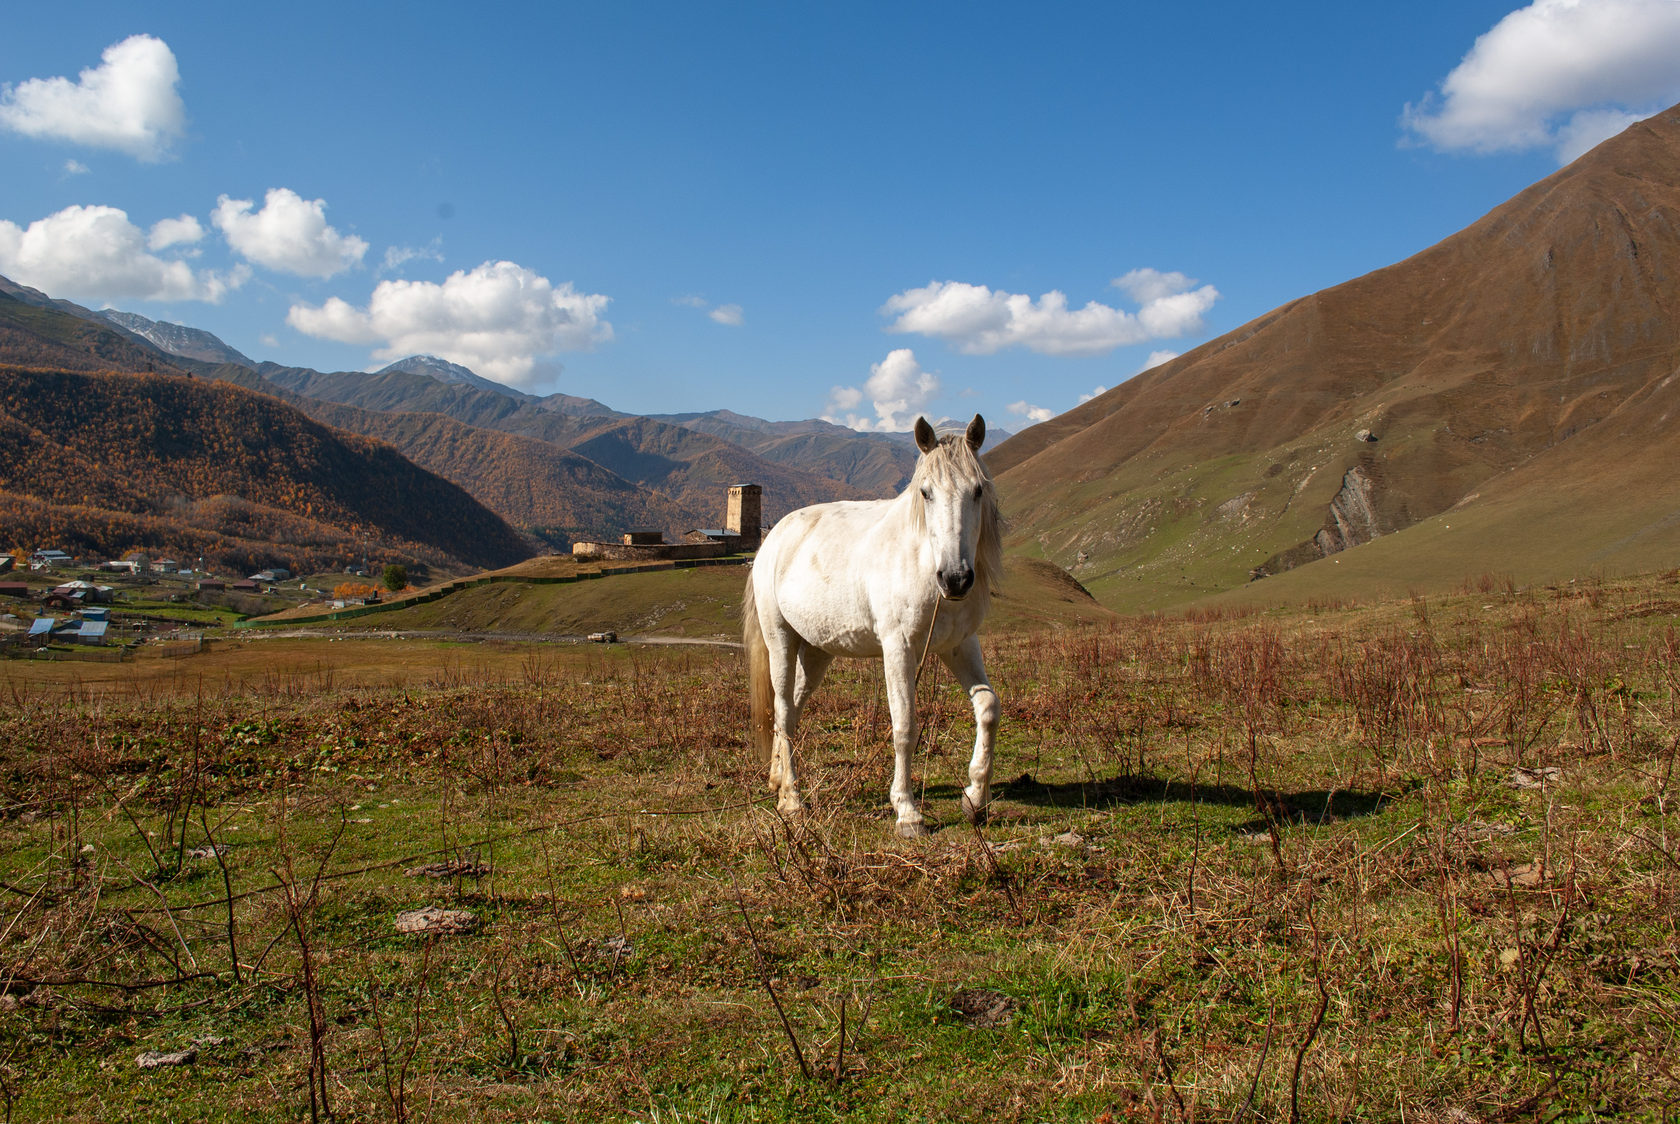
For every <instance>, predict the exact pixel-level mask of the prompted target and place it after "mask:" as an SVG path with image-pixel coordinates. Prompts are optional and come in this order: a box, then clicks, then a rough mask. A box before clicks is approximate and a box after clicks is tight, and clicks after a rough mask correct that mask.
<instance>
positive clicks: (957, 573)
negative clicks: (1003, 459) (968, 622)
mask: <svg viewBox="0 0 1680 1124" xmlns="http://www.w3.org/2000/svg"><path fill="white" fill-rule="evenodd" d="M985 440H986V420H985V419H984V418H982V417H981V416H980V415H979V414H975V415H974V420H973V421H971V422H969V423H968V430H967V432H965V433H964V434H963V435H962V436H961V437H947V438H945V439H944V440H941V439H940V438H939V437H938V436H937V435H935V433H934V432H933V427H932V426H931V425H929V424H928V423H927V419H925V418H917V419H916V447H917V448H918V449H920V450H921V451H922V456H921V459H920V460H918V461H917V462H916V472H915V475H914V476H912V477H911V479H910V487H911V489H912V490H913V491H914V492H916V493H917V495H915V496H914V497H912V500H911V502H912V503H915V504H918V505H919V515H920V519H919V520H918V522H920V523H921V524H922V525H923V526H924V527H926V528H927V537H928V545H929V547H930V548H931V550H932V553H933V563H934V571H933V580H934V585H935V587H936V588H937V589H938V590H939V595H940V596H941V597H946V598H949V599H950V600H952V601H960V600H962V599H963V598H964V597H967V596H968V594H969V593H970V592H971V591H973V590H974V589H975V588H976V587H978V588H979V589H980V590H981V592H982V593H984V592H987V591H988V590H989V589H990V583H991V580H992V578H993V577H994V576H995V575H996V573H997V569H998V565H999V561H1000V553H999V552H1000V549H1001V547H1000V536H999V529H998V526H997V497H996V495H995V494H994V493H993V491H992V480H991V477H990V476H988V475H987V474H986V469H985V466H984V465H982V464H981V463H980V458H979V457H978V456H976V454H977V453H978V452H979V451H980V445H981V443H983V442H984V441H985Z"/></svg>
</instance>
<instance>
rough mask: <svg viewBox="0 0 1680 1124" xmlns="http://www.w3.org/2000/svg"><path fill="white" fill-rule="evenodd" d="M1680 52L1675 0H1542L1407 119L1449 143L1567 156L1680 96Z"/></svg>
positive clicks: (1427, 137) (1438, 142)
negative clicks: (1547, 150)
mask: <svg viewBox="0 0 1680 1124" xmlns="http://www.w3.org/2000/svg"><path fill="white" fill-rule="evenodd" d="M1677 57H1680V3H1676V2H1675V0H1534V2H1533V3H1531V4H1530V5H1529V6H1528V7H1526V8H1522V9H1519V10H1517V11H1515V12H1512V13H1511V14H1510V15H1508V16H1506V17H1505V18H1504V19H1502V20H1500V21H1499V22H1498V23H1497V24H1495V25H1494V26H1493V28H1492V29H1491V30H1489V31H1488V32H1486V33H1485V34H1483V35H1482V36H1481V37H1480V38H1478V39H1477V40H1476V42H1475V45H1474V46H1472V47H1471V48H1470V51H1469V53H1468V54H1466V55H1465V56H1464V59H1463V61H1461V62H1460V63H1459V64H1458V66H1456V67H1455V68H1453V71H1452V73H1450V74H1448V75H1447V76H1446V78H1445V79H1443V80H1442V82H1441V85H1440V90H1439V92H1438V93H1434V92H1432V93H1430V94H1429V95H1428V96H1426V97H1425V98H1424V99H1423V100H1422V101H1421V102H1419V103H1418V104H1416V105H1412V104H1408V105H1407V106H1406V108H1405V111H1404V113H1403V115H1402V118H1401V121H1402V123H1403V124H1404V126H1405V127H1406V128H1407V129H1408V130H1410V131H1411V133H1412V134H1413V135H1414V136H1415V137H1416V138H1417V139H1418V140H1420V141H1421V142H1423V143H1425V144H1428V145H1430V146H1432V147H1434V148H1437V149H1441V150H1443V151H1447V150H1455V149H1464V150H1469V151H1471V152H1478V153H1489V152H1509V151H1518V150H1523V149H1533V148H1546V147H1550V148H1552V149H1553V151H1554V153H1555V155H1556V156H1557V159H1558V161H1559V162H1560V163H1567V162H1568V161H1570V160H1572V159H1574V158H1575V157H1576V156H1578V155H1580V154H1581V153H1583V152H1585V151H1586V150H1587V149H1589V148H1591V147H1592V146H1593V145H1595V144H1597V143H1599V142H1600V141H1603V140H1605V139H1607V138H1608V137H1610V136H1613V135H1614V134H1616V133H1617V132H1620V131H1621V130H1622V129H1624V128H1626V127H1627V126H1628V125H1629V124H1631V123H1632V122H1634V121H1637V120H1639V119H1641V118H1643V117H1648V116H1650V115H1651V114H1652V113H1654V112H1656V111H1658V110H1660V109H1662V108H1663V107H1664V106H1667V105H1668V104H1670V103H1671V102H1673V101H1675V100H1676V99H1677V98H1680V67H1677V66H1676V65H1675V59H1676V58H1677Z"/></svg>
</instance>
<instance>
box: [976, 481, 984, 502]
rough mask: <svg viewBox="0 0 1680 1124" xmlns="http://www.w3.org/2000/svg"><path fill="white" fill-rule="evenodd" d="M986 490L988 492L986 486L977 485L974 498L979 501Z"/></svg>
mask: <svg viewBox="0 0 1680 1124" xmlns="http://www.w3.org/2000/svg"><path fill="white" fill-rule="evenodd" d="M985 490H986V486H985V485H984V484H976V485H974V498H975V499H979V498H980V496H981V494H982V493H983V492H985Z"/></svg>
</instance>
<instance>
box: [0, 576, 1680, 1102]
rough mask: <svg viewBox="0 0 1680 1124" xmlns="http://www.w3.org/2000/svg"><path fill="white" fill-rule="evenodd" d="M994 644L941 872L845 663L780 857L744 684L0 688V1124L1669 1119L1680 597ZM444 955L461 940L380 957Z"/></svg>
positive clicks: (816, 714)
mask: <svg viewBox="0 0 1680 1124" xmlns="http://www.w3.org/2000/svg"><path fill="white" fill-rule="evenodd" d="M613 580H619V579H613ZM624 580H629V579H624ZM1046 580H1048V579H1046ZM590 584H591V586H607V585H608V584H610V582H609V581H602V582H599V583H590ZM458 596H460V595H458ZM1069 596H1072V594H1071V593H1070V594H1069ZM447 604H448V599H445V601H442V602H438V603H436V606H432V607H440V606H443V605H447ZM985 647H986V650H987V655H988V662H989V665H990V668H991V670H992V675H993V679H994V681H995V682H996V684H997V686H998V690H999V693H1000V695H1001V697H1002V700H1003V707H1004V718H1003V725H1002V730H1001V733H1000V749H999V755H998V763H997V769H996V776H997V778H998V779H999V782H1000V783H999V784H998V785H997V788H996V793H997V799H996V802H995V806H994V807H993V809H992V819H991V822H990V823H989V824H988V825H987V826H985V827H984V828H982V829H978V830H977V829H974V828H971V827H969V826H968V825H966V824H965V823H964V822H963V821H962V820H961V819H960V816H959V815H958V812H957V798H958V795H959V793H960V784H961V782H962V780H963V779H964V774H965V771H966V765H967V753H968V744H969V742H970V740H971V738H972V726H971V723H970V716H969V706H968V702H967V699H966V698H965V697H963V696H962V695H961V693H960V692H959V691H957V690H956V689H955V688H954V687H953V685H952V683H951V680H950V677H949V676H948V675H947V674H944V673H943V671H942V670H941V669H937V668H930V669H929V670H928V671H927V672H926V673H925V674H924V676H923V678H922V681H921V685H920V692H919V696H918V703H919V709H920V713H921V715H922V719H923V724H924V734H923V738H922V741H921V743H920V746H919V749H918V753H917V759H916V773H917V778H918V784H919V785H920V786H921V793H922V796H923V799H924V801H925V807H926V812H927V814H928V816H929V818H930V820H931V821H932V823H933V824H934V825H935V826H936V827H937V828H938V830H936V831H935V832H934V833H933V834H932V835H931V836H930V837H929V838H927V839H925V840H919V841H902V840H899V839H897V838H895V837H894V835H893V833H892V820H891V817H890V814H889V812H888V809H887V804H886V789H887V783H888V777H889V775H890V750H889V748H888V738H889V723H888V719H887V714H886V706H885V701H884V698H883V691H882V687H881V685H880V676H879V669H878V666H876V665H873V664H867V663H849V664H848V663H841V664H837V665H836V666H835V668H834V670H833V672H832V673H831V677H830V681H829V682H828V683H827V684H826V685H825V686H824V688H823V689H822V691H820V692H819V693H818V695H817V696H816V698H815V700H814V701H813V704H812V706H811V708H810V710H809V711H808V712H807V720H806V726H805V729H804V731H803V733H802V736H801V738H800V740H799V747H798V752H799V755H800V759H801V762H802V776H803V781H804V785H805V788H806V793H807V796H808V799H809V803H810V807H811V810H810V813H809V815H808V816H807V817H806V818H804V819H803V820H801V821H798V822H788V821H784V820H781V819H779V818H778V817H777V816H776V815H775V813H774V811H773V808H772V806H771V804H770V801H769V800H768V798H767V796H766V793H765V792H764V784H763V777H762V775H761V773H760V771H759V769H758V766H757V764H756V762H754V761H750V760H748V756H749V755H748V754H747V753H746V752H745V751H744V749H743V748H742V747H743V742H744V731H745V728H746V718H747V716H746V701H745V687H744V680H743V668H742V666H741V659H740V656H739V655H738V654H737V653H735V652H733V651H730V650H728V649H723V648H694V647H683V648H672V647H651V646H650V647H639V646H632V647H627V646H614V647H611V648H602V647H592V646H583V645H560V644H517V643H478V644H457V643H443V642H437V641H426V642H422V641H415V640H396V639H379V638H375V637H373V636H371V635H370V636H358V637H353V638H347V639H339V640H325V639H321V640H298V639H284V638H279V637H271V638H266V639H258V638H253V639H249V640H241V641H239V642H227V643H217V644H213V645H211V646H210V647H209V649H208V650H207V651H206V652H205V653H204V654H202V655H199V656H195V657H192V658H190V659H184V660H155V661H143V660H136V661H134V662H132V663H129V664H122V665H112V666H109V667H106V666H102V665H101V666H94V665H63V664H34V663H25V662H13V663H7V664H0V698H3V699H4V700H5V702H4V706H3V707H0V778H3V787H0V816H3V818H0V897H3V898H4V902H3V904H0V1103H3V1107H4V1110H5V1115H6V1117H7V1119H9V1120H17V1121H25V1120H48V1119H51V1120H85V1121H117V1120H157V1119H165V1118H167V1119H183V1120H184V1119H192V1120H226V1121H233V1120H257V1121H267V1120H274V1121H279V1120H290V1121H295V1120H298V1119H302V1118H310V1119H335V1120H404V1121H406V1120H414V1121H420V1120H435V1121H449V1120H474V1121H477V1120H491V1121H495V1120H509V1121H512V1120H553V1121H559V1120H579V1121H583V1120H641V1121H650V1122H651V1121H689V1120H708V1121H828V1120H841V1119H845V1120H860V1121H875V1120H880V1121H887V1120H892V1121H903V1120H997V1119H1003V1120H1023V1121H1026V1120H1031V1121H1038V1120H1046V1121H1076V1120H1077V1121H1086V1120H1121V1119H1158V1120H1170V1121H1191V1120H1205V1121H1215V1120H1218V1121H1230V1120H1237V1119H1242V1120H1266V1121H1274V1120H1275V1121H1283V1120H1401V1119H1403V1120H1408V1121H1439V1122H1449V1121H1450V1122H1458V1124H1463V1122H1469V1121H1488V1122H1491V1121H1495V1120H1519V1119H1523V1120H1526V1119H1539V1120H1592V1119H1618V1120H1622V1119H1636V1120H1653V1121H1655V1120H1663V1119H1671V1118H1672V1116H1673V1114H1674V1112H1675V1111H1676V1109H1677V1107H1680V1053H1677V1044H1676V1031H1677V1029H1680V1027H1677V1026H1676V1009H1677V1005H1680V933H1677V932H1676V931H1675V918H1676V904H1677V902H1676V894H1677V892H1680V853H1677V850H1680V821H1677V820H1676V816H1675V803H1676V801H1677V800H1680V792H1676V791H1675V788H1674V786H1673V785H1672V780H1673V771H1674V764H1675V758H1676V756H1677V754H1680V604H1677V602H1676V586H1675V583H1674V581H1673V580H1672V578H1644V579H1638V580H1630V581H1626V582H1616V583H1591V582H1583V583H1578V584H1577V585H1576V586H1574V587H1568V588H1563V589H1558V590H1543V589H1542V590H1532V591H1523V590H1517V589H1515V588H1500V587H1497V586H1490V587H1489V588H1486V589H1474V590H1468V591H1465V592H1464V593H1461V594H1458V595H1455V596H1450V597H1441V598H1432V599H1429V600H1424V599H1421V598H1415V599H1408V600H1399V601H1393V602H1385V603H1380V604H1372V605H1367V606H1364V607H1360V608H1356V609H1341V610H1336V609H1328V608H1324V609H1320V610H1316V611H1315V610H1311V609H1307V610H1292V611H1289V612H1287V613H1285V612H1283V611H1274V612H1247V611H1244V610H1232V611H1228V612H1225V613H1223V614H1220V613H1207V612H1204V613H1201V614H1191V615H1189V616H1186V617H1182V618H1159V617H1158V618H1124V619H1120V618H1110V619H1106V620H1098V621H1095V622H1094V623H1090V624H1087V625H1083V626H1079V627H1061V628H1057V629H1043V630H1030V629H1026V628H1023V627H1014V628H1000V629H996V630H993V631H992V632H991V633H990V634H989V636H988V639H987V640H986V643H985ZM428 868H429V870H428ZM423 906H437V907H441V908H443V909H447V910H464V911H467V912H468V913H470V915H471V917H470V919H462V920H461V923H460V928H461V930H462V931H459V932H452V933H447V934H433V935H424V934H415V933H404V932H399V930H398V928H397V925H396V922H397V919H398V917H399V915H401V914H404V913H405V912H407V911H410V910H414V909H417V908H419V907H423ZM158 1055H164V1056H166V1057H167V1056H169V1055H174V1056H173V1057H172V1058H170V1059H169V1060H172V1061H174V1062H177V1063H179V1064H160V1065H157V1066H156V1067H154V1068H143V1067H142V1066H141V1064H140V1059H141V1058H142V1057H147V1059H148V1060H149V1061H155V1060H156V1057H157V1056H158Z"/></svg>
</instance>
